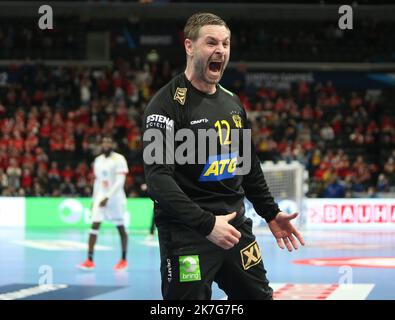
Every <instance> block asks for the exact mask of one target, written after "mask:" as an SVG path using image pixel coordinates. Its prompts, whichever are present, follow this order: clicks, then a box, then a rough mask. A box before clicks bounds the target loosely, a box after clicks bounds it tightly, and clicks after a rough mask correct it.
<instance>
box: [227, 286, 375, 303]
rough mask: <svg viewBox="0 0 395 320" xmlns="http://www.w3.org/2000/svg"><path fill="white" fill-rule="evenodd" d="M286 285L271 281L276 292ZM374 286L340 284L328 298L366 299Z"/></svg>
mask: <svg viewBox="0 0 395 320" xmlns="http://www.w3.org/2000/svg"><path fill="white" fill-rule="evenodd" d="M285 285H287V283H270V287H271V288H272V289H273V291H274V292H275V291H277V290H279V289H280V288H282V287H284V286H285ZM293 285H295V286H299V285H300V286H303V285H306V284H297V283H295V284H293ZM308 285H310V286H312V285H317V286H320V285H325V284H322V283H316V284H308ZM327 285H330V284H327ZM373 288H374V284H340V285H339V287H338V288H336V290H335V291H334V292H333V293H331V294H330V295H329V296H328V297H327V298H326V300H366V298H367V297H368V295H369V294H370V292H371V291H372V290H373ZM226 299H228V296H224V297H222V298H221V299H220V300H226Z"/></svg>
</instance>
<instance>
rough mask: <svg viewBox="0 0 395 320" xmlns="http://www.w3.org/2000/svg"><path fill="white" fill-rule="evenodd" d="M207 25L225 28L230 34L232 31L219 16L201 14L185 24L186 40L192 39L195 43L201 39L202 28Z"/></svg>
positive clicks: (206, 13) (197, 14) (193, 16)
mask: <svg viewBox="0 0 395 320" xmlns="http://www.w3.org/2000/svg"><path fill="white" fill-rule="evenodd" d="M207 25H217V26H224V27H226V28H227V29H228V30H229V32H230V29H229V27H228V25H227V24H226V22H225V21H224V20H223V19H222V18H220V17H219V16H217V15H215V14H213V13H208V12H199V13H195V14H193V15H192V16H190V17H189V19H188V20H187V23H186V24H185V27H184V37H185V39H190V40H192V41H195V40H196V39H197V38H198V37H199V31H200V28H202V27H204V26H207Z"/></svg>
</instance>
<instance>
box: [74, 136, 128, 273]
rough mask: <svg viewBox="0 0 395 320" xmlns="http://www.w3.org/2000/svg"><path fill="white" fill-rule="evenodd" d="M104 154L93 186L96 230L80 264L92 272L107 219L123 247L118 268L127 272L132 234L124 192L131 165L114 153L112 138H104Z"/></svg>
mask: <svg viewBox="0 0 395 320" xmlns="http://www.w3.org/2000/svg"><path fill="white" fill-rule="evenodd" d="M102 151H103V154H101V155H99V156H98V157H96V159H95V161H94V164H93V172H94V176H95V181H94V184H93V204H92V229H91V231H90V233H89V242H88V245H89V248H88V258H87V260H86V261H85V262H84V263H82V264H80V265H79V268H81V269H85V270H86V269H88V270H92V269H93V268H94V267H95V264H94V262H93V253H94V247H95V244H96V240H97V235H98V233H99V228H100V224H101V222H102V221H103V220H106V221H111V222H112V223H114V224H115V226H116V227H117V229H118V231H119V235H120V237H121V244H122V257H121V260H120V261H119V262H118V263H117V264H116V266H115V267H114V269H115V270H124V269H126V268H127V266H128V263H127V260H126V252H127V243H128V235H127V233H126V230H125V222H124V216H125V212H126V195H125V191H124V184H125V178H126V175H127V173H128V165H127V162H126V159H125V157H124V156H122V155H121V154H119V153H116V152H115V151H113V140H112V138H111V137H110V136H104V137H103V139H102Z"/></svg>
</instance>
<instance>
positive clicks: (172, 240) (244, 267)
mask: <svg viewBox="0 0 395 320" xmlns="http://www.w3.org/2000/svg"><path fill="white" fill-rule="evenodd" d="M237 229H238V230H239V231H240V233H241V238H240V241H239V243H238V244H237V245H235V246H234V247H233V248H232V249H229V250H224V249H222V248H220V247H218V246H216V245H215V244H213V243H212V242H211V241H209V240H207V238H206V237H204V236H202V235H201V234H199V233H198V232H197V231H195V230H193V229H190V228H189V227H186V226H183V225H171V226H159V227H158V235H159V244H160V255H161V268H160V270H161V277H162V296H163V298H164V299H165V300H179V299H199V300H209V299H211V286H212V283H213V281H215V282H216V283H217V284H218V286H219V288H221V289H222V290H224V291H225V293H226V294H227V295H228V299H239V300H270V299H272V298H273V290H272V289H271V288H270V287H269V281H268V280H267V278H266V270H265V269H264V266H263V262H262V257H261V253H260V250H259V247H258V244H257V242H256V239H255V236H254V234H253V233H252V220H251V219H247V220H246V221H245V222H244V223H243V224H242V225H240V226H239V227H237Z"/></svg>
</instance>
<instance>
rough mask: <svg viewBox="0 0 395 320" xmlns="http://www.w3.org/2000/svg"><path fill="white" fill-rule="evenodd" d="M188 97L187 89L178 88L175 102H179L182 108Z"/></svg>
mask: <svg viewBox="0 0 395 320" xmlns="http://www.w3.org/2000/svg"><path fill="white" fill-rule="evenodd" d="M186 97H187V88H179V87H178V88H177V90H176V92H175V94H174V100H176V101H178V102H179V103H180V104H181V105H182V106H183V105H184V104H185V100H186Z"/></svg>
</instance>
